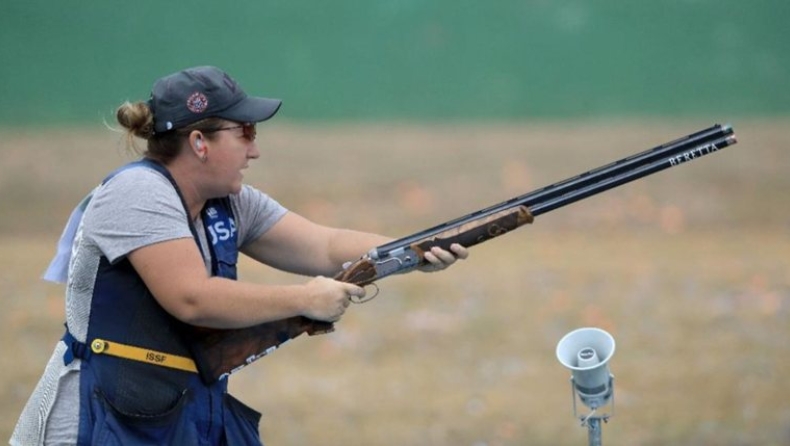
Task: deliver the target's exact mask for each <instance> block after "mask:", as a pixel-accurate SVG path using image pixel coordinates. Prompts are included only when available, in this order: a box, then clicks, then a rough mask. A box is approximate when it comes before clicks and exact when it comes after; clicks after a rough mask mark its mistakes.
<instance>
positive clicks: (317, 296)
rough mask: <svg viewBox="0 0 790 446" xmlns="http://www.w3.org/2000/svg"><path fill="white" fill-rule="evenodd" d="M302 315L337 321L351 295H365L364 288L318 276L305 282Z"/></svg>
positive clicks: (346, 306)
mask: <svg viewBox="0 0 790 446" xmlns="http://www.w3.org/2000/svg"><path fill="white" fill-rule="evenodd" d="M305 288H306V289H307V292H306V293H305V296H304V297H305V299H304V309H303V310H302V315H303V316H305V317H307V318H310V319H314V320H318V321H326V322H337V321H338V320H340V317H341V316H343V313H345V312H346V308H348V305H349V304H350V303H351V296H356V297H359V298H362V297H365V289H364V288H362V287H359V286H357V285H354V284H351V283H345V282H339V281H337V280H334V279H330V278H327V277H323V276H318V277H315V278H313V279H312V280H310V281H309V282H307V283H306V284H305Z"/></svg>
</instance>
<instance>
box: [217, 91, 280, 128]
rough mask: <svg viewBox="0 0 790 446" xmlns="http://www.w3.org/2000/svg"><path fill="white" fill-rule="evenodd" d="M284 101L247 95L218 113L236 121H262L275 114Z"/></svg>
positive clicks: (222, 116)
mask: <svg viewBox="0 0 790 446" xmlns="http://www.w3.org/2000/svg"><path fill="white" fill-rule="evenodd" d="M282 103H283V102H282V101H281V100H279V99H270V98H258V97H252V96H247V97H246V98H244V99H242V100H241V101H240V102H239V103H238V104H236V105H234V106H233V107H230V108H229V109H227V110H225V111H223V112H222V113H218V115H219V117H220V118H223V119H227V120H230V121H236V122H261V121H265V120H267V119H269V118H271V117H272V116H274V115H275V114H276V113H277V110H279V109H280V105H282Z"/></svg>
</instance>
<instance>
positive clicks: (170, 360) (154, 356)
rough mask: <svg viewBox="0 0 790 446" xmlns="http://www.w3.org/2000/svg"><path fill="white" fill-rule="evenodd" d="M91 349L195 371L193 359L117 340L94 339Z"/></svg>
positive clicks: (101, 352) (103, 353)
mask: <svg viewBox="0 0 790 446" xmlns="http://www.w3.org/2000/svg"><path fill="white" fill-rule="evenodd" d="M91 350H92V351H93V353H95V354H97V355H110V356H115V357H118V358H124V359H131V360H132V361H140V362H147V363H149V364H154V365H158V366H162V367H170V368H172V369H178V370H184V371H187V372H193V373H197V367H196V366H195V361H193V360H192V359H191V358H187V357H185V356H178V355H171V354H169V353H162V352H158V351H156V350H151V349H147V348H140V347H135V346H132V345H125V344H120V343H118V342H110V341H105V340H104V339H94V340H93V342H91Z"/></svg>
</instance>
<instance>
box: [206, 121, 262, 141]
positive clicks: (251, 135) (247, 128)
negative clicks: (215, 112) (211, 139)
mask: <svg viewBox="0 0 790 446" xmlns="http://www.w3.org/2000/svg"><path fill="white" fill-rule="evenodd" d="M236 129H241V131H242V136H243V137H244V138H246V139H248V140H250V141H255V136H256V135H257V134H258V130H256V129H255V124H253V123H250V122H248V123H245V124H240V125H234V126H232V127H222V128H218V129H213V130H203V133H214V132H221V131H223V130H236Z"/></svg>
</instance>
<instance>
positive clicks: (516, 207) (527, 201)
mask: <svg viewBox="0 0 790 446" xmlns="http://www.w3.org/2000/svg"><path fill="white" fill-rule="evenodd" d="M736 143H737V139H736V137H735V134H734V133H733V128H732V126H730V125H719V124H716V125H714V126H712V127H709V128H707V129H704V130H700V131H698V132H696V133H692V134H690V135H687V136H684V137H681V138H678V139H676V140H674V141H671V142H668V143H666V144H662V145H660V146H658V147H655V148H653V149H649V150H646V151H644V152H641V153H637V154H635V155H631V156H629V157H626V158H623V159H621V160H618V161H615V162H612V163H610V164H606V165H604V166H601V167H599V168H597V169H593V170H590V171H588V172H585V173H582V174H580V175H576V176H574V177H571V178H568V179H566V180H563V181H560V182H558V183H554V184H551V185H549V186H546V187H543V188H540V189H537V190H535V191H532V192H529V193H526V194H524V195H520V196H518V197H515V198H511V199H509V200H506V201H504V202H502V203H499V204H495V205H493V206H489V207H487V208H484V209H481V210H479V211H475V212H472V213H471V214H467V215H464V216H461V217H458V218H456V219H453V220H450V221H448V222H445V223H442V224H439V225H437V226H434V227H432V228H428V229H425V230H422V231H420V232H417V233H414V234H412V235H410V236H407V237H403V238H400V239H398V240H395V241H392V242H389V243H387V244H385V245H382V246H379V247H376V248H374V249H372V250H370V251H369V252H368V253H367V254H365V255H364V256H362V258H360V259H358V260H356V261H354V262H349V263H347V264H346V265H344V269H343V270H342V271H340V272H339V273H338V274H337V275H336V276H335V279H336V280H339V281H343V282H347V283H354V284H356V285H359V286H366V285H370V284H374V282H377V281H378V280H381V279H383V278H385V277H387V276H390V275H392V274H398V273H404V272H408V271H411V270H414V269H416V268H417V267H419V266H420V265H421V264H423V263H424V262H425V260H424V253H425V251H427V250H430V249H431V247H433V246H440V247H442V248H444V249H449V247H450V245H451V244H453V243H459V244H461V245H462V246H465V247H471V246H474V245H477V244H479V243H483V242H485V241H488V240H490V239H492V238H495V237H499V236H500V235H502V234H505V233H508V232H510V231H512V230H514V229H516V228H518V227H520V226H523V225H525V224H528V223H532V221H533V219H534V218H535V217H537V216H539V215H541V214H545V213H546V212H550V211H552V210H554V209H558V208H560V207H563V206H566V205H568V204H571V203H574V202H576V201H579V200H582V199H584V198H587V197H590V196H592V195H596V194H598V193H601V192H604V191H606V190H609V189H612V188H615V187H617V186H620V185H623V184H626V183H629V182H631V181H634V180H637V179H639V178H643V177H645V176H647V175H652V174H654V173H656V172H659V171H662V170H664V169H668V168H670V167H675V166H678V165H680V164H684V163H686V162H689V161H693V160H695V159H697V158H700V157H702V156H705V155H708V154H711V153H714V152H717V151H719V150H721V149H723V148H725V147H727V146H730V145H733V144H736ZM191 329H192V333H190V337H191V338H192V340H193V343H192V344H193V347H192V354H193V356H194V359H195V362H196V364H197V368H198V371H199V373H200V375H201V378H202V379H203V380H204V381H205V382H206V383H211V382H214V381H216V380H219V379H224V378H226V377H227V376H229V375H230V374H232V373H235V372H236V371H238V370H240V369H242V368H244V367H245V366H247V365H249V364H251V363H252V362H254V361H256V360H258V359H260V358H261V357H263V356H266V355H268V354H269V353H271V352H273V351H274V350H276V349H277V348H278V347H279V346H280V345H282V344H283V343H285V342H287V341H289V340H290V339H293V338H295V337H297V336H299V335H301V334H303V333H307V334H308V335H317V334H323V333H329V332H331V331H333V330H334V324H332V323H329V322H322V321H315V320H311V319H308V318H306V317H303V316H297V317H292V318H289V319H283V320H280V321H274V322H268V323H264V324H259V325H256V326H253V327H248V328H241V329H228V330H222V329H207V328H199V327H191Z"/></svg>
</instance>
